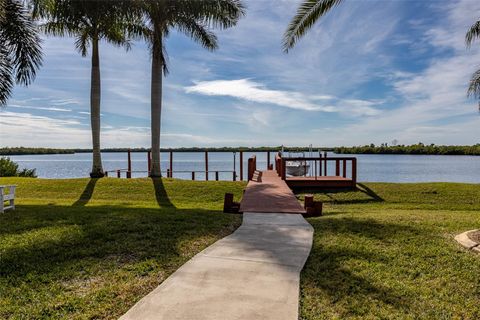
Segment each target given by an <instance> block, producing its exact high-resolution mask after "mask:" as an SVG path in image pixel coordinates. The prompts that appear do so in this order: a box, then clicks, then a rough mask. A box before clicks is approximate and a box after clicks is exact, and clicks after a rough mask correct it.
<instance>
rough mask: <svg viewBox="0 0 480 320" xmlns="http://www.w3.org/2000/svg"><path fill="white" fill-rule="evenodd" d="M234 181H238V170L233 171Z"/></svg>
mask: <svg viewBox="0 0 480 320" xmlns="http://www.w3.org/2000/svg"><path fill="white" fill-rule="evenodd" d="M233 181H237V172H236V171H233Z"/></svg>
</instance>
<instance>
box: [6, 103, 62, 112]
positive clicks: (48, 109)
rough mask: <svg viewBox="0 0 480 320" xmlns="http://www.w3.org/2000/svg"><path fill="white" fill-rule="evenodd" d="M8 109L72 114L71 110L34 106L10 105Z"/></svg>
mask: <svg viewBox="0 0 480 320" xmlns="http://www.w3.org/2000/svg"><path fill="white" fill-rule="evenodd" d="M7 108H17V109H33V110H45V111H58V112H71V111H72V110H71V109H65V108H58V107H34V106H20V105H17V104H9V105H8V107H7Z"/></svg>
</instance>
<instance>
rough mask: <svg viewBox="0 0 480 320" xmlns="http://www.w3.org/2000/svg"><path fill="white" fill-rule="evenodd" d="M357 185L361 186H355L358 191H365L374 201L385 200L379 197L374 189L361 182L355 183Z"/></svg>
mask: <svg viewBox="0 0 480 320" xmlns="http://www.w3.org/2000/svg"><path fill="white" fill-rule="evenodd" d="M357 185H358V186H360V187H361V188H358V187H357V190H358V191H360V192H363V193H365V194H366V195H368V196H369V197H370V198H372V199H373V200H374V201H376V202H383V201H385V200H384V199H383V198H382V197H380V196H379V195H378V194H376V193H375V191H373V190H372V189H370V188H369V187H367V186H366V185H364V184H363V183H357Z"/></svg>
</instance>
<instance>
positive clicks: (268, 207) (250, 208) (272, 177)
mask: <svg viewBox="0 0 480 320" xmlns="http://www.w3.org/2000/svg"><path fill="white" fill-rule="evenodd" d="M240 212H276V213H300V214H302V213H305V209H303V207H302V205H301V204H300V202H298V200H297V198H296V197H295V195H294V194H293V192H292V191H291V190H290V188H289V187H288V185H287V184H286V183H285V181H283V180H282V179H281V178H280V177H279V176H278V174H277V172H276V171H274V170H267V171H263V172H262V175H261V181H259V182H256V181H249V182H248V185H247V188H246V190H245V193H244V195H243V199H242V201H241V203H240Z"/></svg>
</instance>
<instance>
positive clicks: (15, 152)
mask: <svg viewBox="0 0 480 320" xmlns="http://www.w3.org/2000/svg"><path fill="white" fill-rule="evenodd" d="M281 149H282V147H281V146H278V147H208V148H207V147H182V148H161V149H160V151H161V152H169V151H173V152H205V151H209V152H239V151H245V152H268V151H270V152H277V151H280V150H281ZM128 150H130V151H131V152H148V151H149V150H150V148H105V149H102V152H128ZM284 150H285V151H290V152H308V151H309V150H310V148H309V147H284ZM313 150H314V151H315V152H318V150H321V151H333V150H334V148H325V147H323V148H318V147H315V148H313ZM89 152H92V149H61V148H26V147H12V148H0V156H19V155H41V154H74V153H89Z"/></svg>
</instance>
